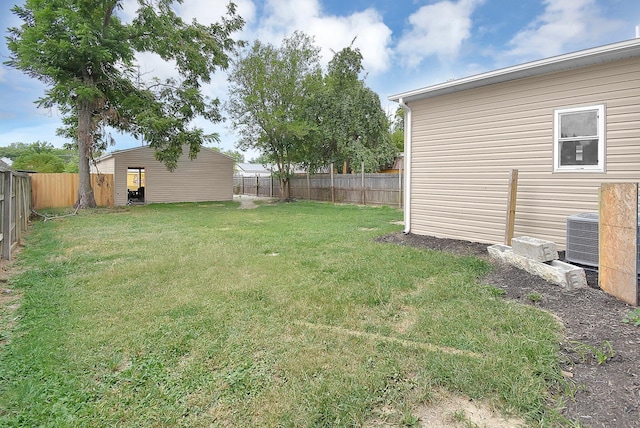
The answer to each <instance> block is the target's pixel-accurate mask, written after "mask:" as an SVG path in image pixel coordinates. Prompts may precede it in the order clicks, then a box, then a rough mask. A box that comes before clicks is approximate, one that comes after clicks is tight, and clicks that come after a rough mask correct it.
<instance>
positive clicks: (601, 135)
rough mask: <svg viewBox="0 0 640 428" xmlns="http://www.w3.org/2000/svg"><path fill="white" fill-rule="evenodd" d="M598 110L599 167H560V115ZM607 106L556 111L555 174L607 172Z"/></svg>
mask: <svg viewBox="0 0 640 428" xmlns="http://www.w3.org/2000/svg"><path fill="white" fill-rule="evenodd" d="M589 110H597V112H598V165H565V166H561V165H560V141H561V138H560V115H561V114H565V113H576V112H580V111H589ZM605 113H606V111H605V106H604V104H594V105H589V106H583V107H568V108H561V109H556V110H554V112H553V172H605V165H606V162H605V161H606V159H605V154H606V150H605V147H606V129H605Z"/></svg>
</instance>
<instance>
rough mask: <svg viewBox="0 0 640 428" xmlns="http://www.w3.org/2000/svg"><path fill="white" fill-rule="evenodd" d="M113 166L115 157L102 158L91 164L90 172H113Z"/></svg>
mask: <svg viewBox="0 0 640 428" xmlns="http://www.w3.org/2000/svg"><path fill="white" fill-rule="evenodd" d="M114 166H115V159H114V158H113V157H108V158H105V159H102V160H100V161H98V162H97V163H96V165H93V164H92V165H91V174H113V171H114Z"/></svg>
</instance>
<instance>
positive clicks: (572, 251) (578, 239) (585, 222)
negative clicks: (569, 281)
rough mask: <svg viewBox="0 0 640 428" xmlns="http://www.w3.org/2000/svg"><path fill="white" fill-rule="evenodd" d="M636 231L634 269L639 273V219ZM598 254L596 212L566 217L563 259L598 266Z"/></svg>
mask: <svg viewBox="0 0 640 428" xmlns="http://www.w3.org/2000/svg"><path fill="white" fill-rule="evenodd" d="M636 233H637V241H636V243H637V249H636V269H637V271H638V272H639V273H640V221H639V222H638V229H637V231H636ZM598 256H599V241H598V213H580V214H574V215H571V216H569V217H567V251H566V252H565V256H564V258H565V260H566V261H568V262H572V263H578V264H581V265H586V266H598V263H599V262H600V260H598Z"/></svg>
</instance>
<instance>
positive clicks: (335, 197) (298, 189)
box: [233, 174, 404, 207]
mask: <svg viewBox="0 0 640 428" xmlns="http://www.w3.org/2000/svg"><path fill="white" fill-rule="evenodd" d="M403 186H404V184H403V183H402V174H364V175H363V174H315V175H296V176H294V177H292V178H291V180H290V189H289V190H290V196H291V197H292V198H297V199H310V200H314V201H332V202H337V203H352V204H363V205H367V204H370V205H389V206H397V207H402V197H403V193H404V189H403ZM233 193H234V194H236V195H253V196H266V197H274V198H279V197H280V184H279V182H278V180H277V179H276V178H272V177H256V176H253V177H247V176H244V177H241V176H236V177H234V179H233Z"/></svg>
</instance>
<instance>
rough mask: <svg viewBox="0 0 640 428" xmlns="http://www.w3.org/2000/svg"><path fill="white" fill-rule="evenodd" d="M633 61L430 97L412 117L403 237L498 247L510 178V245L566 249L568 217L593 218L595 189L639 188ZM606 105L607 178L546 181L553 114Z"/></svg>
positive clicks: (636, 68)
mask: <svg viewBox="0 0 640 428" xmlns="http://www.w3.org/2000/svg"><path fill="white" fill-rule="evenodd" d="M638 100H640V59H638V58H634V59H627V60H624V61H618V62H615V63H607V64H601V65H596V66H591V67H584V68H581V69H575V70H571V71H564V72H559V73H553V74H548V75H544V76H537V77H531V78H527V79H520V80H515V81H510V82H506V83H501V84H495V85H489V86H485V87H481V88H476V89H471V90H467V91H461V92H457V93H453V94H448V95H442V96H439V97H433V98H428V99H425V100H421V101H417V102H414V103H411V104H410V107H411V109H412V129H413V133H412V134H413V135H412V158H411V162H412V163H411V167H412V176H411V186H412V187H411V232H412V233H417V234H424V235H434V236H439V237H448V238H455V239H465V240H470V241H478V242H485V243H501V242H503V239H504V224H505V217H506V214H505V213H506V205H507V192H508V182H509V174H510V171H511V169H518V170H519V181H518V195H517V209H516V223H515V236H522V235H530V236H535V237H539V238H543V239H549V240H552V241H554V242H556V243H557V244H558V245H559V246H560V248H564V245H565V233H566V232H565V229H566V217H567V216H569V215H571V214H576V213H579V212H585V211H592V212H597V211H598V189H599V187H600V184H601V183H602V182H629V181H632V182H637V181H640V105H639V101H638ZM600 104H602V105H604V106H605V116H606V118H605V129H606V143H605V144H606V146H605V149H606V154H605V168H606V172H605V173H602V172H556V173H554V172H553V126H554V123H553V121H554V110H556V109H560V108H567V107H578V106H590V105H600Z"/></svg>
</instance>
